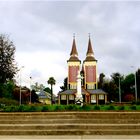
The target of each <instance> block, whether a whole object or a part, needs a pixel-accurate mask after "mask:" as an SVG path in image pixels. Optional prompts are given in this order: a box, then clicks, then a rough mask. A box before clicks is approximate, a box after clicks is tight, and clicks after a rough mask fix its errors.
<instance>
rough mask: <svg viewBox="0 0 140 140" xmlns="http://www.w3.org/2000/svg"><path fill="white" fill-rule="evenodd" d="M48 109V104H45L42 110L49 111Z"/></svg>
mask: <svg viewBox="0 0 140 140" xmlns="http://www.w3.org/2000/svg"><path fill="white" fill-rule="evenodd" d="M48 110H49V108H48V106H43V107H42V110H41V111H42V112H46V111H48Z"/></svg>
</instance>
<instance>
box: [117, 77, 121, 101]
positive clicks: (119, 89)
mask: <svg viewBox="0 0 140 140" xmlns="http://www.w3.org/2000/svg"><path fill="white" fill-rule="evenodd" d="M117 77H118V79H119V103H121V78H120V76H117Z"/></svg>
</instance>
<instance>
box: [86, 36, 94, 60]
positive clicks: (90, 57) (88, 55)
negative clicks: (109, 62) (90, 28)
mask: <svg viewBox="0 0 140 140" xmlns="http://www.w3.org/2000/svg"><path fill="white" fill-rule="evenodd" d="M85 61H97V60H96V59H95V58H94V52H93V49H92V44H91V40H90V37H89V41H88V49H87V53H86V59H85V60H84V62H85Z"/></svg>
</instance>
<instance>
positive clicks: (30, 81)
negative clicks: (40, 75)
mask: <svg viewBox="0 0 140 140" xmlns="http://www.w3.org/2000/svg"><path fill="white" fill-rule="evenodd" d="M31 80H32V77H30V103H29V104H31V103H32V95H31V94H32V93H31Z"/></svg>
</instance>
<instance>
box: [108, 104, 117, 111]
mask: <svg viewBox="0 0 140 140" xmlns="http://www.w3.org/2000/svg"><path fill="white" fill-rule="evenodd" d="M107 109H108V110H115V107H114V106H113V105H110V106H109V107H108V108H107Z"/></svg>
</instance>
